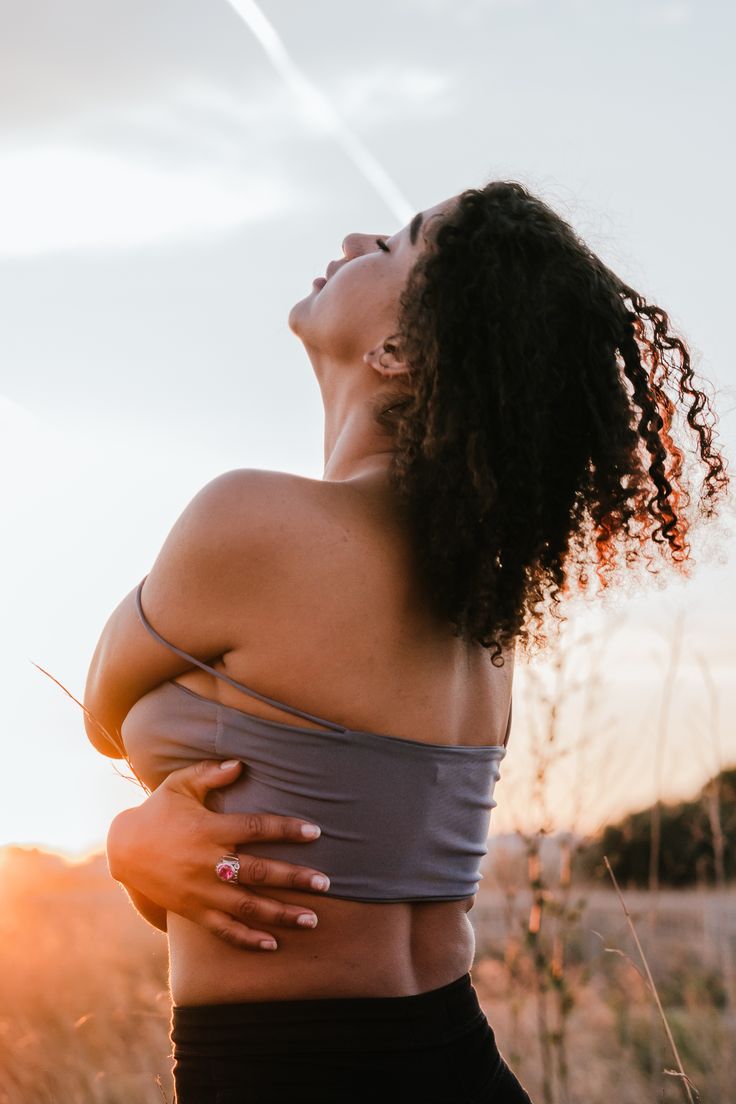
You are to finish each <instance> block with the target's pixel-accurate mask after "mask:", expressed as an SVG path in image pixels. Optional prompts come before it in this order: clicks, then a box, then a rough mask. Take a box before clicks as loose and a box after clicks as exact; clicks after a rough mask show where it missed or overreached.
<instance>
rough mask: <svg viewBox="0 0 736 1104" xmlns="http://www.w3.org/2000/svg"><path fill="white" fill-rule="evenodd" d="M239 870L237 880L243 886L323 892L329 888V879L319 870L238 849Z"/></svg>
mask: <svg viewBox="0 0 736 1104" xmlns="http://www.w3.org/2000/svg"><path fill="white" fill-rule="evenodd" d="M237 856H238V858H239V859H240V870H239V871H238V882H239V883H240V885H243V886H276V887H278V886H281V887H282V888H284V889H301V890H308V891H309V892H310V893H314V892H317V893H324V892H325V890H327V889H329V888H330V879H329V878H328V877H327V875H326V874H323V873H322V871H321V870H314V869H312V868H311V867H308V866H296V865H295V864H294V863H289V862H284V861H283V860H281V859H264V858H262V857H261V856H260V855H249V854H248V853H247V852H244V851H238V852H237Z"/></svg>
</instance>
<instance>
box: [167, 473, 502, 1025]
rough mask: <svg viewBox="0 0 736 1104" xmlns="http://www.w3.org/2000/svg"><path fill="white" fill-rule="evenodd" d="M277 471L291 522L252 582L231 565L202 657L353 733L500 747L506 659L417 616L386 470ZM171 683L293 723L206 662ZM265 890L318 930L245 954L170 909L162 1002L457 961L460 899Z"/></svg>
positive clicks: (469, 941) (372, 983) (426, 615)
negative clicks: (375, 900) (166, 993)
mask: <svg viewBox="0 0 736 1104" xmlns="http://www.w3.org/2000/svg"><path fill="white" fill-rule="evenodd" d="M273 474H274V476H275V477H276V475H277V473H273ZM279 474H280V473H279ZM276 483H277V486H278V488H279V502H280V507H281V508H283V506H284V496H285V497H286V503H287V505H288V506H289V507H291V510H290V513H289V516H290V518H291V522H290V529H289V530H288V531H285V533H284V540H283V543H282V544H281V545H280V547H279V550H278V555H277V556H276V557H275V558H274V562H273V563H272V564H270V565H269V570H268V571H266V572H264V573H263V576H262V577H263V579H265V580H266V582H265V583H263V584H260V585H259V586H258V587H257V588H254V587H253V586H252V585H251V586H250V587H249V586H248V578H247V576H246V575H245V573H244V576H243V581H242V587H241V588H239V591H238V593H237V594H234V595H233V601H232V605H231V615H232V623H231V624H230V625H228V626H226V629H227V632H228V637H229V639H232V640H233V641H234V642H237V646H234V647H233V648H232V650H231V651H229V652H228V653H227V654H226V655H225V656H224V657H223V660H222V662H221V663H220V664H215V666H216V667H218V669H222V670H223V671H226V672H227V673H228V674H229V675H231V676H232V677H233V678H234V679H236V680H238V681H241V682H244V683H246V685H250V686H252V687H254V688H257V689H258V691H259V692H261V693H263V694H266V695H268V696H269V697H273V698H277V699H279V700H281V701H283V702H287V703H289V704H290V705H294V706H298V707H299V708H300V709H304V710H306V711H308V712H309V713H314V714H317V715H319V716H322V717H327V718H329V719H331V720H333V721H338V722H340V723H344V724H346V725H348V726H349V727H350V728H352V729H357V730H364V731H372V732H382V733H385V734H389V735H392V736H400V737H403V738H404V739H414V740H421V741H424V742H430V743H433V742H436V743H438V744H461V745H477V744H491V743H501V742H502V741H503V737H504V732H505V727H506V721H507V717H508V708H509V698H510V693H511V678H512V673H513V657H512V656H510V657H509V660H508V661H507V662H506V663H505V664H504V666H503V667H501V668H495V667H493V665H492V664H491V662H490V659H489V653H488V652H487V650H485V649H483V648H481V647H480V646H479V645H473V646H469V645H467V644H465V643H464V642H463V641H461V640H460V639H458V638H457V637H455V636H454V635H453V632H452V626H451V625H450V624H449V623H447V622H441V621H439V620H438V619H437V618H436V617H435V616H434V615H433V614H432V611H431V610H430V609H429V607H428V603H427V601H426V597H425V596H424V595H423V594H422V593H421V592H420V591H419V589H418V585H417V573H416V570H415V566H414V563H413V558H412V550H411V547H410V542H409V540H408V535H407V533H406V532H405V531H404V529H403V527H402V525H401V523H400V521H399V519H398V516H397V513H396V509H395V505H394V503H393V498H392V495H391V492H390V490H389V489H388V486H387V483H386V480H385V477H381V478H380V479H379V478H378V477H373V478H371V479H365V480H353V481H350V482H346V483H335V482H322V481H317V480H310V479H302V478H300V477H297V476H291V475H286V474H284V475H280V478H277V480H276ZM295 535H297V536H298V539H294V538H295ZM256 591H257V592H256ZM176 681H177V682H178V683H180V684H181V685H183V686H186V687H187V688H188V689H190V690H193V691H194V692H195V693H198V694H201V695H203V696H204V697H208V698H213V699H216V700H218V701H220V702H222V703H223V704H224V705H228V706H232V707H234V708H236V709H242V710H245V711H247V712H248V713H252V714H254V715H257V716H260V717H264V718H266V719H267V720H273V721H283V722H285V723H287V724H288V723H290V722H293V716H292V715H290V714H288V713H286V712H285V711H283V710H280V709H277V708H275V707H273V706H270V705H267V704H265V703H263V702H261V701H259V700H258V699H255V698H246V697H245V696H244V695H243V694H242V693H239V692H238V691H237V690H236V689H234V688H232V687H231V686H229V685H228V684H227V683H223V682H222V681H221V680H220V679H216V678H214V677H213V676H211V675H208V674H207V673H206V672H203V671H199V670H192V671H189V672H186V673H185V674H183V675H181V676H179V677H178V678H177V679H176ZM304 724H305V725H306V726H307V727H315V728H318V727H320V726H318V725H316V724H315V725H312V724H311V722H307V721H305V722H304ZM308 847H309V845H308V844H307V845H305V849H304V850H305V857H304V862H305V864H309V861H310V860H309V856H308ZM326 873H327V874H329V870H327V871H326ZM267 895H268V896H269V897H271V898H273V899H276V900H283V901H284V902H288V903H289V904H297V905H298V904H304V905H305V906H306V907H308V908H310V909H312V910H313V911H314V912H316V913H317V916H318V918H319V923H318V926H317V928H316V929H314V930H311V931H300V930H296V929H286V928H283V929H278V930H277V931H276V932H275V933H274V934H276V938H277V942H278V944H279V948H278V950H277V951H275V952H270V953H268V952H264V953H260V954H255V953H254V954H248V955H244V954H243V952H242V951H238V950H236V949H234V948H231V947H229V946H228V945H227V944H224V943H222V942H221V941H220V940H218V939H217V938H216V937H215V936H213V935H210V933H208V932H207V931H206V930H205V929H203V928H200V927H198V926H197V925H195V924H192V923H191V922H189V921H187V920H184V919H183V918H181V917H179V916H175V915H173V914H170V915H169V942H170V952H171V985H172V995H173V998H174V1001H175V1002H177V1003H179V1004H197V1003H212V1002H217V1001H223V1000H229V1001H231V1000H280V999H290V998H294V999H298V998H304V999H307V998H309V997H339V996H360V995H362V996H401V995H406V994H412V993H418V992H424V991H426V990H428V989H433V988H437V987H439V986H441V985H444V984H446V983H448V982H450V981H453V980H454V979H455V978H457V977H458V976H460V974H462V973H464V972H465V971H466V970H468V969H469V968H470V966H471V964H472V960H473V953H474V936H473V929H472V927H471V925H470V922H469V920H468V917H467V913H468V911H469V910H470V909H471V908H472V905H473V902H474V898H472V897H470V898H467V899H466V900H464V901H450V902H436V903H435V902H426V901H425V902H413V903H405V902H401V903H396V904H393V903H392V904H383V903H382V904H372V903H366V902H357V901H347V900H338V899H336V898H325V897H323V896H322V895H320V894H311V893H306V892H304V891H301V890H300V891H298V892H297V891H291V890H282V889H278V890H276V889H272V888H269V890H268V893H267Z"/></svg>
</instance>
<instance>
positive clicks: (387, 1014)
mask: <svg viewBox="0 0 736 1104" xmlns="http://www.w3.org/2000/svg"><path fill="white" fill-rule="evenodd" d="M482 1018H483V1011H482V1009H481V1008H480V1005H479V1003H478V997H477V993H476V991H475V989H474V987H473V985H472V982H471V978H470V972H469V971H466V972H464V973H463V974H462V975H460V976H459V977H456V978H455V979H454V980H452V981H451V982H449V983H447V984H445V985H442V986H439V987H436V988H434V989H431V990H427V991H424V992H421V993H417V994H409V995H405V996H389V997H327V998H317V999H299V1000H274V1001H240V1002H231V1003H224V1004H207V1005H201V1006H187V1005H183V1004H175V1005H174V1007H173V1010H172V1032H171V1039H172V1042H173V1043H174V1047H175V1051H178V1052H181V1051H184V1052H187V1051H192V1050H196V1052H197V1053H199V1054H203V1055H205V1054H206V1055H210V1056H212V1057H217V1056H218V1055H219V1054H222V1055H224V1056H227V1055H229V1054H232V1053H233V1048H237V1053H238V1054H239V1055H241V1056H242V1055H244V1054H246V1053H247V1052H248V1051H252V1052H253V1053H254V1054H257V1055H262V1054H264V1053H267V1052H268V1048H269V1047H271V1046H274V1045H275V1046H276V1047H277V1049H278V1051H279V1052H283V1051H287V1052H288V1053H289V1054H290V1055H291V1054H294V1053H304V1054H307V1053H313V1052H314V1050H315V1047H320V1046H322V1045H324V1039H325V1023H326V1021H329V1023H330V1030H329V1033H328V1042H329V1049H330V1051H335V1050H341V1049H346V1050H354V1049H355V1040H356V1034H357V1036H358V1038H359V1037H360V1033H361V1031H364V1030H369V1031H370V1035H371V1045H372V1046H380V1047H381V1048H383V1049H386V1050H391V1049H396V1050H403V1049H406V1048H407V1047H410V1046H411V1045H412V1043H414V1044H415V1045H416V1046H420V1047H427V1046H431V1045H433V1044H437V1043H440V1042H443V1043H444V1042H448V1041H450V1039H451V1038H454V1037H455V1036H460V1035H462V1034H463V1033H464V1032H466V1031H467V1030H468V1029H469V1027H471V1026H473V1025H474V1024H475V1023H477V1022H478V1021H479V1020H481V1019H482ZM274 1028H277V1029H278V1030H277V1031H274Z"/></svg>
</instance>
